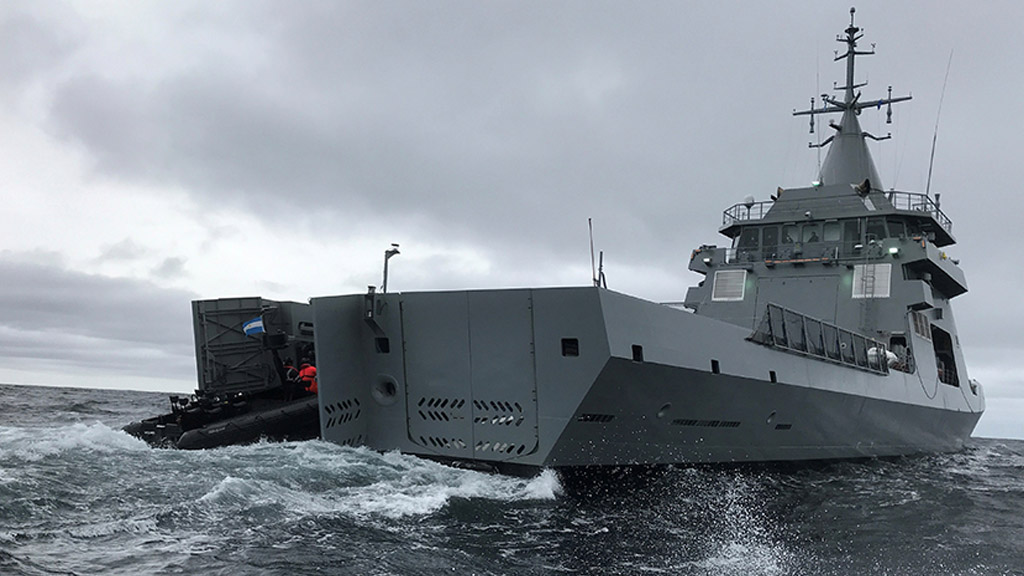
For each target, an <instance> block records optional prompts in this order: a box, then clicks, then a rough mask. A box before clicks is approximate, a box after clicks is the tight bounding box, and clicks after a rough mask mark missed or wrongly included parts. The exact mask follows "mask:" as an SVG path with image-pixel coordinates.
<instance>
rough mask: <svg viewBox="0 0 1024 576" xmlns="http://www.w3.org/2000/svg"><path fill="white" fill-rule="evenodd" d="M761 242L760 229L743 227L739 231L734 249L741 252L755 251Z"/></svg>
mask: <svg viewBox="0 0 1024 576" xmlns="http://www.w3.org/2000/svg"><path fill="white" fill-rule="evenodd" d="M760 241H761V229H760V228H759V227H757V226H745V227H744V228H743V230H741V231H740V236H739V240H738V242H737V243H736V247H737V248H740V249H742V250H757V249H758V248H759V244H758V243H759V242H760Z"/></svg>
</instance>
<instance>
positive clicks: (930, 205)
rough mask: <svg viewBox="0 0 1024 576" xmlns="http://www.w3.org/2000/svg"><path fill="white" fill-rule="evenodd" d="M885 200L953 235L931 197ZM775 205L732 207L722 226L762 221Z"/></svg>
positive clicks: (894, 195)
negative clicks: (922, 216)
mask: <svg viewBox="0 0 1024 576" xmlns="http://www.w3.org/2000/svg"><path fill="white" fill-rule="evenodd" d="M885 198H886V199H887V200H888V201H889V203H890V204H892V207H893V208H895V209H896V210H904V211H908V212H924V213H925V214H928V215H929V216H931V217H932V218H934V219H935V221H936V222H938V224H939V226H941V227H942V229H943V230H945V231H946V232H948V233H950V234H952V233H953V221H952V220H950V219H949V217H948V216H946V215H945V214H944V213H943V212H942V210H940V209H939V205H938V204H937V203H936V202H935V201H934V200H932V198H931V196H928V195H927V194H920V193H917V192H897V191H895V190H890V191H889V192H885ZM773 204H775V202H774V201H772V200H764V201H761V202H754V203H752V204H749V205H748V204H746V203H743V204H735V205H733V206H730V207H729V208H728V209H726V210H725V211H724V212H722V226H723V227H725V226H731V225H733V224H738V223H742V222H749V221H753V220H760V219H762V218H764V217H765V216H766V215H767V214H768V211H769V210H770V209H771V207H772V205H773Z"/></svg>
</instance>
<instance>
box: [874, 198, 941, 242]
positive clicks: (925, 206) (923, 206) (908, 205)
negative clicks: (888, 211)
mask: <svg viewBox="0 0 1024 576" xmlns="http://www.w3.org/2000/svg"><path fill="white" fill-rule="evenodd" d="M885 197H886V198H887V199H888V200H889V202H890V203H891V204H892V207H893V208H895V209H897V210H905V211H910V212H924V213H926V214H928V215H930V216H931V217H932V218H934V219H935V221H936V222H938V223H939V226H941V227H942V229H943V230H945V231H946V232H949V233H950V234H952V233H953V221H952V220H950V219H949V217H948V216H946V214H945V213H943V211H942V210H940V209H939V205H938V204H937V203H936V202H935V201H934V200H932V198H931V196H928V195H927V194H921V193H918V192H897V191H895V190H891V191H889V192H886V193H885Z"/></svg>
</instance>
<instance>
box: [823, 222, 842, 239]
mask: <svg viewBox="0 0 1024 576" xmlns="http://www.w3.org/2000/svg"><path fill="white" fill-rule="evenodd" d="M824 239H825V242H839V222H825V234H824Z"/></svg>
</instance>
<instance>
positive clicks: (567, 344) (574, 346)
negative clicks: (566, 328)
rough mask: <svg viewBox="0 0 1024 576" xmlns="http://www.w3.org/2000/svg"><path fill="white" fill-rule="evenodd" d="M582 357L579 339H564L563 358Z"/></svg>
mask: <svg viewBox="0 0 1024 576" xmlns="http://www.w3.org/2000/svg"><path fill="white" fill-rule="evenodd" d="M579 355H580V339H579V338H562V356H565V357H567V358H574V357H577V356H579Z"/></svg>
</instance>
